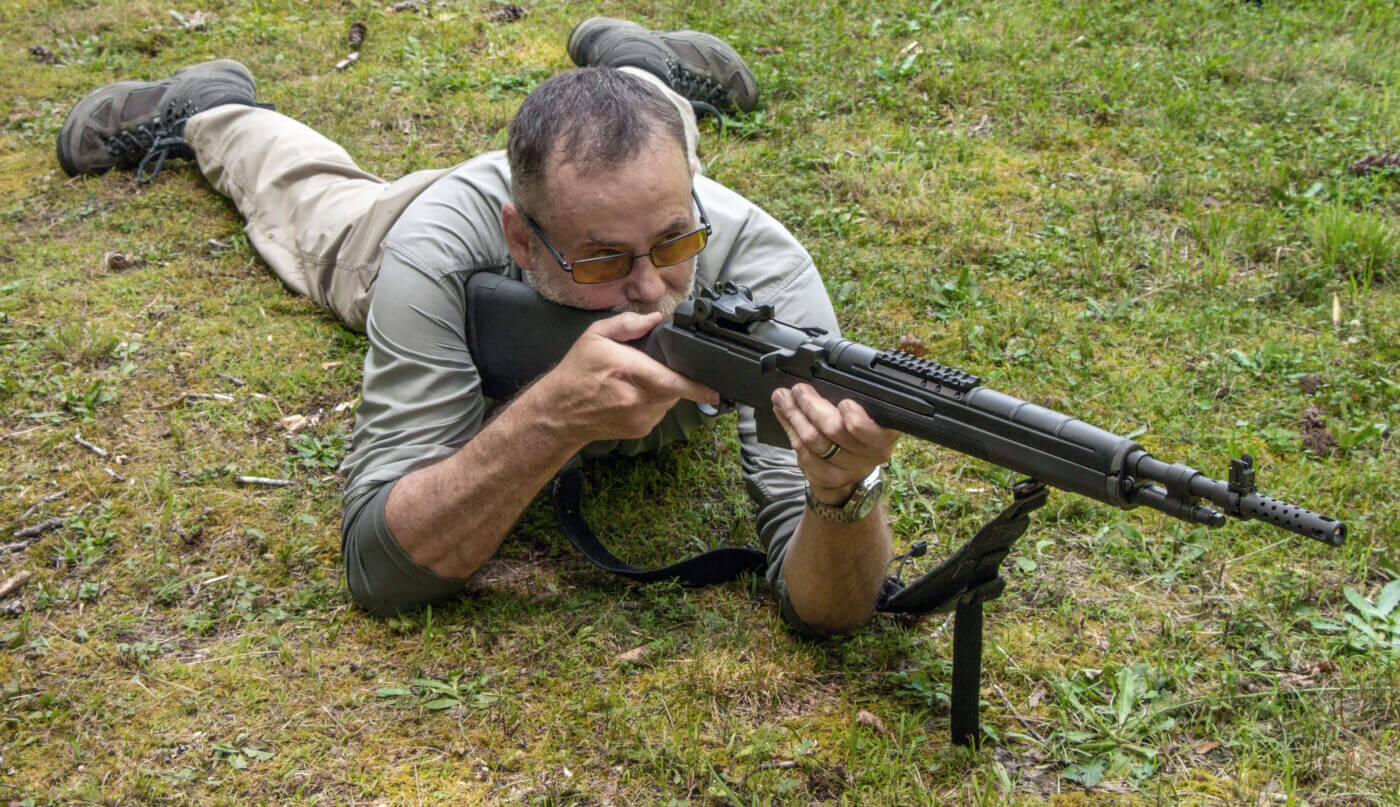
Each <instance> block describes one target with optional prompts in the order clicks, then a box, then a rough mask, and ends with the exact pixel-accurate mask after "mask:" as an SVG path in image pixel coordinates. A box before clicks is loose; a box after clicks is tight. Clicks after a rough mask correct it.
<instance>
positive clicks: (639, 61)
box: [568, 17, 758, 114]
mask: <svg viewBox="0 0 1400 807" xmlns="http://www.w3.org/2000/svg"><path fill="white" fill-rule="evenodd" d="M568 49H569V58H570V59H573V61H574V64H576V65H578V66H579V67H640V68H641V69H643V70H645V71H647V72H648V73H651V74H652V75H654V76H656V77H657V78H660V79H661V80H662V81H664V82H666V84H667V86H669V87H670V88H671V89H673V90H675V91H676V92H677V93H679V94H680V95H682V96H683V97H685V98H686V99H687V100H688V101H690V104H691V106H693V107H695V109H696V111H698V112H709V113H711V114H717V113H718V112H721V111H729V110H733V109H738V110H741V111H743V112H748V111H749V110H751V109H753V108H754V106H755V105H757V104H758V84H757V83H756V82H755V81H754V77H753V73H752V72H750V71H749V67H748V65H746V64H744V60H743V59H741V58H739V54H738V53H737V52H735V50H734V49H733V48H731V47H730V46H729V45H728V44H727V43H726V42H725V41H724V40H722V39H720V38H719V37H716V36H711V35H710V34H705V33H701V32H699V31H670V32H666V33H663V32H660V31H648V30H647V29H645V28H643V27H642V26H640V25H638V24H637V23H635V22H628V21H627V20H619V19H614V18H612V17H590V18H588V19H586V20H584V21H583V22H581V23H579V24H578V25H576V26H574V30H573V31H572V32H570V33H569V44H568Z"/></svg>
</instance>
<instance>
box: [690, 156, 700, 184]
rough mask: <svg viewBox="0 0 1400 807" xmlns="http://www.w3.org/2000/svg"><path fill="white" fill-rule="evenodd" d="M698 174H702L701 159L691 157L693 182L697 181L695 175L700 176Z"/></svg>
mask: <svg viewBox="0 0 1400 807" xmlns="http://www.w3.org/2000/svg"><path fill="white" fill-rule="evenodd" d="M698 173H700V158H698V157H691V158H690V178H691V179H692V180H693V179H695V175H696V174H698Z"/></svg>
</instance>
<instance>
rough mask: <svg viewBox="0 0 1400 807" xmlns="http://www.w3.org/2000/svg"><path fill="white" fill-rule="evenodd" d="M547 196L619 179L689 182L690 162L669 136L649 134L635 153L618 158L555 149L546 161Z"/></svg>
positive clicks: (593, 187)
mask: <svg viewBox="0 0 1400 807" xmlns="http://www.w3.org/2000/svg"><path fill="white" fill-rule="evenodd" d="M544 177H545V182H544V186H545V191H546V197H550V196H553V195H555V194H560V193H571V192H572V193H577V192H580V191H583V192H587V191H589V190H592V189H598V188H601V187H603V186H607V185H611V184H613V183H617V182H619V181H625V180H630V181H633V182H639V181H645V182H646V184H647V185H660V184H664V183H668V182H671V183H677V184H679V185H683V186H685V187H687V188H689V186H690V166H689V163H688V161H687V160H686V156H685V150H684V149H683V148H681V147H680V146H679V144H677V143H674V142H672V141H671V140H669V139H662V138H652V140H651V142H650V143H648V144H647V145H646V146H643V147H642V148H641V149H639V150H638V151H637V152H636V153H635V154H632V155H629V156H627V157H623V158H622V159H620V160H591V159H581V158H578V157H575V156H573V155H571V154H569V153H568V152H567V151H566V150H565V149H556V150H555V152H554V154H552V155H551V156H550V158H549V160H548V161H547V162H546V164H545V171H544Z"/></svg>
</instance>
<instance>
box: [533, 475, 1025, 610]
mask: <svg viewBox="0 0 1400 807" xmlns="http://www.w3.org/2000/svg"><path fill="white" fill-rule="evenodd" d="M582 493H583V469H582V468H581V467H580V466H578V465H574V466H572V467H568V468H565V469H564V470H563V471H561V472H560V473H559V475H558V476H556V477H555V478H554V487H553V499H554V512H555V515H556V516H558V518H559V526H560V527H561V528H562V529H563V531H564V535H565V536H567V537H568V539H569V543H571V544H573V545H574V548H575V549H577V550H578V551H579V552H581V553H583V556H584V557H586V558H588V559H589V560H590V561H592V562H593V563H594V565H596V566H598V567H599V568H601V569H604V570H606V571H609V572H612V573H613V574H615V575H618V576H619V577H624V578H626V579H628V580H633V581H636V582H638V583H655V582H658V581H661V580H675V581H677V582H679V583H682V584H683V585H687V586H708V585H714V584H716V583H724V582H727V581H730V580H733V579H734V578H736V577H738V576H740V575H742V574H744V573H745V572H750V571H751V572H755V573H758V574H762V573H763V570H764V568H765V567H766V566H767V556H766V555H765V554H764V553H763V552H760V551H759V550H757V549H751V548H749V547H739V546H726V547H721V548H719V549H711V550H710V551H708V552H702V553H700V554H698V555H694V556H692V557H689V558H686V559H685V560H682V561H680V562H678V563H673V564H671V565H670V566H663V567H661V568H659V569H642V568H639V567H637V566H633V565H631V564H630V563H627V562H626V561H623V560H621V559H620V558H618V557H617V556H616V555H614V554H613V553H612V552H610V551H609V550H608V548H607V547H605V546H603V543H602V542H601V541H599V540H598V536H597V535H595V534H594V532H593V529H592V528H591V527H589V526H588V522H587V521H584V519H583V512H582V509H581V507H580V505H579V499H580V497H581V496H582ZM1014 493H1015V499H1014V500H1013V501H1012V502H1011V504H1009V505H1007V506H1006V508H1005V509H1003V510H1002V511H1001V513H999V514H998V515H997V517H996V518H994V519H992V520H991V521H990V522H988V523H987V524H986V525H985V526H983V527H982V529H980V530H978V531H977V534H976V535H974V536H973V537H972V538H971V539H970V540H969V541H968V542H967V543H965V544H963V545H962V547H961V548H959V549H958V550H957V551H956V552H954V553H953V554H952V555H951V556H950V557H949V558H948V559H947V560H945V561H943V563H942V564H940V565H939V566H938V567H937V568H935V569H933V570H932V571H930V572H928V573H927V574H925V575H923V576H922V577H919V578H918V579H917V580H914V581H913V582H912V583H910V584H909V585H907V586H906V585H903V584H902V583H901V582H900V581H898V580H896V579H895V578H893V577H891V578H888V579H886V580H885V585H884V587H883V588H882V589H881V590H880V593H879V595H878V596H877V597H876V601H875V608H876V610H878V611H885V612H888V613H908V614H928V613H946V612H948V611H951V610H953V609H954V608H955V607H957V605H958V604H959V603H960V602H963V601H967V600H968V599H969V597H970V596H972V595H974V594H975V596H976V599H977V600H978V601H979V602H981V601H985V600H989V599H992V598H994V597H996V596H997V595H998V594H1000V593H1001V589H1002V587H1004V585H1005V583H1004V581H1002V580H1001V578H1000V577H998V576H997V570H998V568H1000V566H1001V563H1002V561H1003V560H1005V559H1006V555H1007V554H1008V553H1009V552H1010V551H1011V545H1012V544H1014V543H1015V542H1016V539H1018V538H1020V537H1021V535H1023V534H1024V533H1025V531H1026V527H1027V525H1028V524H1029V516H1030V513H1031V512H1032V511H1033V510H1035V509H1036V508H1038V507H1040V506H1041V505H1042V504H1044V503H1045V497H1046V490H1045V487H1044V486H1043V485H1041V484H1040V483H1038V482H1030V481H1029V480H1027V482H1022V483H1018V484H1017V485H1016V487H1015V488H1014Z"/></svg>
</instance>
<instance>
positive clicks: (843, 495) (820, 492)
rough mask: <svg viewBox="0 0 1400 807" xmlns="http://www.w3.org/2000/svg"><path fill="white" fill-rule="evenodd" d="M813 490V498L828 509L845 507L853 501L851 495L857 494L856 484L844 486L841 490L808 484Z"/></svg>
mask: <svg viewBox="0 0 1400 807" xmlns="http://www.w3.org/2000/svg"><path fill="white" fill-rule="evenodd" d="M808 487H810V488H811V489H812V498H813V499H816V500H817V501H819V502H821V503H822V504H824V505H826V506H828V507H844V506H845V505H846V502H848V501H850V500H851V494H852V493H853V492H855V489H856V483H855V482H852V483H850V484H849V485H842V486H841V487H839V488H824V487H817V486H816V485H813V484H811V483H810V482H809V483H808Z"/></svg>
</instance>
